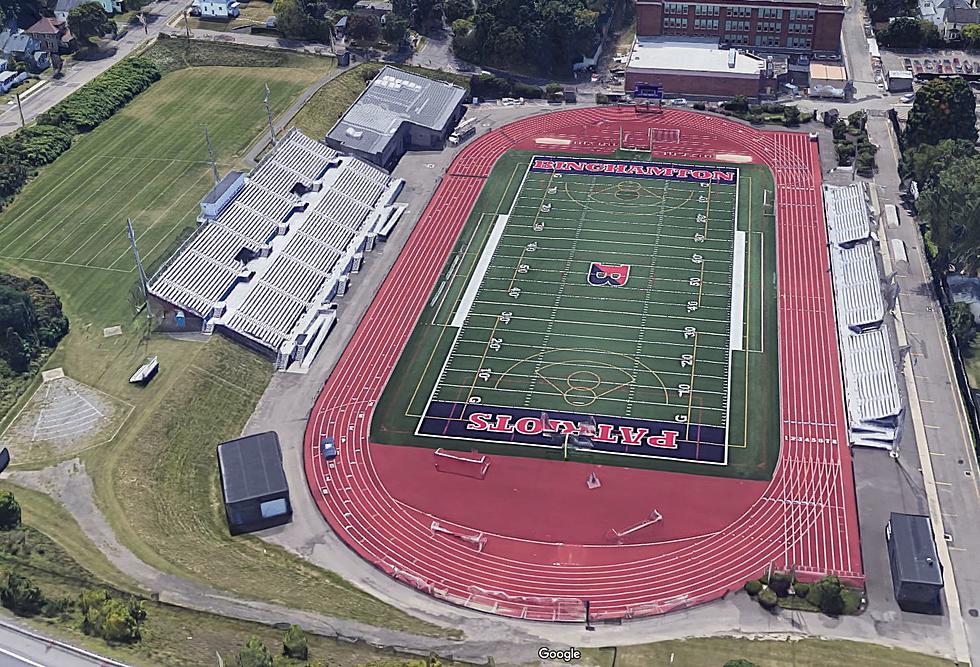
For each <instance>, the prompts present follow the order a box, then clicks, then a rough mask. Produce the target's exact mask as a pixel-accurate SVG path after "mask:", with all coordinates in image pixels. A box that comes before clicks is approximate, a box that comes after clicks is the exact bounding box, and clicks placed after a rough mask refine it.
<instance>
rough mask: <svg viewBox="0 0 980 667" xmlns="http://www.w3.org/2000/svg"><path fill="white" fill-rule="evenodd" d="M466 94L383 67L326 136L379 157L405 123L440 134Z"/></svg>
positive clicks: (463, 91)
mask: <svg viewBox="0 0 980 667" xmlns="http://www.w3.org/2000/svg"><path fill="white" fill-rule="evenodd" d="M465 95H466V91H465V90H463V89H462V88H460V87H459V86H454V85H453V84H451V83H446V82H445V81H435V80H433V79H427V78H425V77H424V76H419V75H418V74H412V73H411V72H405V71H403V70H400V69H397V68H395V67H391V66H389V65H386V66H385V67H384V68H383V69H382V70H381V71H380V72H379V73H378V75H377V76H376V77H374V79H373V80H372V81H371V83H370V84H369V85H368V87H367V88H366V89H365V90H364V92H363V93H361V96H360V97H358V98H357V100H356V101H355V102H354V104H352V105H351V106H350V108H349V109H348V110H347V111H346V112H345V113H344V115H343V116H342V117H341V118H340V120H338V121H337V124H336V125H334V126H333V129H331V130H330V133H329V134H328V135H327V136H328V137H329V138H330V139H332V140H334V141H336V142H337V143H338V144H340V145H342V146H344V147H346V148H348V149H357V150H361V151H364V152H366V153H381V152H383V151H384V148H385V146H386V145H387V144H388V142H390V141H391V139H392V137H393V136H394V135H395V133H396V132H397V131H398V129H399V128H400V127H401V126H402V124H404V123H413V124H415V125H418V126H421V127H425V128H429V129H431V130H441V129H442V128H443V127H445V125H446V122H447V121H448V120H449V117H450V116H451V115H452V114H453V112H455V111H456V109H457V107H459V105H460V104H461V103H462V101H463V98H464V97H465Z"/></svg>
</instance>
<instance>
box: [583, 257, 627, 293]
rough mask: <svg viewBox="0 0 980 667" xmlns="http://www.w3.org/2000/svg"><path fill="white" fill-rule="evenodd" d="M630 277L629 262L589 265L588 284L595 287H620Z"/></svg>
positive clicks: (593, 263) (594, 263)
mask: <svg viewBox="0 0 980 667" xmlns="http://www.w3.org/2000/svg"><path fill="white" fill-rule="evenodd" d="M629 277H630V265H629V264H600V263H599V262H592V266H590V267H589V284H590V285H595V286H597V287H603V286H607V285H608V286H610V287H622V286H623V285H625V284H626V281H627V280H629Z"/></svg>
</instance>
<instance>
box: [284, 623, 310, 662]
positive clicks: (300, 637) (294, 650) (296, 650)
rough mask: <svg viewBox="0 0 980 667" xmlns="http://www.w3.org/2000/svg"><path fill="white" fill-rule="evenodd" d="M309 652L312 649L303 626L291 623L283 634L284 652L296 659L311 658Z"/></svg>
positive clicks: (285, 654) (288, 656)
mask: <svg viewBox="0 0 980 667" xmlns="http://www.w3.org/2000/svg"><path fill="white" fill-rule="evenodd" d="M309 652H310V649H309V646H308V645H307V642H306V633H305V632H303V628H301V627H299V626H298V625H290V626H289V629H288V630H286V633H285V634H284V635H283V636H282V654H283V655H284V656H286V657H287V658H292V659H294V660H307V659H309Z"/></svg>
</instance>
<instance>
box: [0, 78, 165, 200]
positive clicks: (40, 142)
mask: <svg viewBox="0 0 980 667" xmlns="http://www.w3.org/2000/svg"><path fill="white" fill-rule="evenodd" d="M159 78H160V70H159V69H157V66H156V65H155V64H153V63H152V62H150V61H149V60H146V59H145V58H127V59H126V60H123V61H122V62H120V63H117V64H116V65H113V66H112V67H110V68H109V69H108V70H106V71H105V72H103V73H102V74H100V75H99V76H97V77H95V78H94V79H92V80H91V81H90V82H88V83H87V84H85V85H84V86H82V87H81V88H79V89H78V90H76V91H75V92H74V93H73V94H71V95H69V96H68V97H67V98H65V99H64V100H62V101H61V102H58V104H56V105H54V106H53V107H51V108H50V109H48V110H47V111H46V112H44V113H43V114H41V115H40V116H38V118H37V125H32V126H31V127H26V128H21V129H19V130H17V131H16V132H13V133H12V134H9V135H7V136H5V137H3V138H2V139H0V206H2V205H4V204H6V203H7V202H9V201H10V199H11V198H12V197H13V196H14V195H15V194H17V193H18V192H20V189H21V188H23V187H24V184H25V183H27V181H28V180H29V179H30V178H31V177H32V176H33V175H34V173H35V171H36V170H37V168H38V167H42V166H44V165H46V164H51V163H52V162H54V160H55V159H56V158H57V157H58V156H59V155H61V154H62V153H64V152H65V151H66V150H68V149H69V148H70V147H71V142H72V137H74V135H76V134H80V133H82V132H88V131H90V130H93V129H95V128H96V127H98V126H99V125H100V124H101V123H102V122H104V121H105V120H107V119H108V118H109V117H110V116H112V114H114V113H116V111H118V110H119V109H120V108H122V107H123V106H124V105H125V104H126V103H127V102H129V101H130V100H131V99H133V98H134V97H136V96H137V95H139V94H140V93H141V92H143V91H144V90H146V89H147V88H148V87H149V86H150V84H152V83H153V82H154V81H156V80H158V79H159Z"/></svg>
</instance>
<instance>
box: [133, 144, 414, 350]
mask: <svg viewBox="0 0 980 667" xmlns="http://www.w3.org/2000/svg"><path fill="white" fill-rule="evenodd" d="M401 185H402V183H401V181H399V180H397V179H392V178H391V176H390V175H388V174H387V173H385V172H384V171H382V170H380V169H378V168H377V167H374V166H373V165H370V164H368V163H366V162H363V161H362V160H360V159H358V158H355V157H351V156H343V155H340V154H338V153H337V152H336V151H334V150H333V149H331V148H329V147H327V146H326V145H324V144H322V143H320V142H317V141H314V140H312V139H310V138H308V137H306V136H304V135H303V134H302V133H300V132H299V131H298V130H292V131H290V132H289V133H288V134H287V135H285V136H284V137H282V138H281V139H280V140H279V142H278V143H277V145H276V147H275V148H274V149H273V150H272V151H271V152H270V153H269V155H267V156H266V158H265V159H264V160H263V161H262V162H261V164H259V165H258V166H257V167H256V168H255V170H254V171H253V172H252V173H251V174H250V175H249V176H248V177H247V178H246V179H245V183H244V185H243V186H242V187H241V189H240V190H239V191H238V192H237V193H236V194H235V196H234V197H232V198H230V199H229V201H228V202H227V203H226V204H225V203H222V204H220V206H221V207H222V208H221V210H220V211H217V206H215V207H214V208H213V209H209V211H210V214H209V215H211V217H206V216H205V214H204V213H202V216H201V217H200V218H199V219H198V221H199V222H200V223H201V225H200V227H199V228H198V230H197V232H196V233H195V234H194V236H193V237H192V238H191V240H190V241H189V242H188V243H185V244H184V246H183V247H182V248H181V250H179V251H178V253H177V254H176V255H175V256H174V258H172V259H171V260H170V261H168V262H167V263H166V264H165V265H164V266H163V267H162V268H161V270H160V271H158V272H157V274H156V275H154V277H153V278H151V280H150V293H151V294H153V295H154V296H156V297H158V298H159V299H162V300H163V301H165V302H168V303H170V304H173V306H174V307H175V308H183V309H187V310H188V311H190V312H191V313H193V314H195V315H197V316H198V317H200V318H201V319H202V320H203V321H204V326H203V329H204V330H205V331H212V330H214V329H218V330H222V329H225V330H227V331H229V332H230V333H232V334H235V335H238V336H241V337H244V338H246V339H248V340H249V341H251V342H252V343H254V344H257V345H258V346H261V347H263V348H265V349H267V350H268V351H269V352H270V353H272V354H275V355H276V358H277V368H279V369H283V368H285V367H286V365H288V364H289V363H290V362H291V361H294V360H295V361H304V359H303V355H304V354H306V353H307V352H312V350H314V349H319V347H320V345H321V344H322V339H323V336H324V335H325V333H324V331H325V330H326V329H328V328H329V327H330V326H332V324H333V320H334V319H336V314H335V312H334V310H333V308H332V307H331V306H330V304H329V302H330V300H331V299H332V298H333V296H334V295H335V294H337V293H338V292H340V293H342V291H343V288H345V287H346V280H347V274H348V273H349V272H350V271H351V269H352V268H353V270H356V269H357V268H359V266H360V256H361V254H362V253H363V252H364V250H365V249H370V247H371V246H373V234H375V232H376V230H375V229H374V227H375V226H376V225H377V224H378V221H379V220H388V219H390V218H392V217H393V212H394V211H395V210H397V209H398V205H395V204H394V199H395V197H396V196H397V194H398V192H399V191H400V188H401ZM203 210H204V209H203V208H202V211H203ZM369 236H371V239H372V240H371V242H370V243H368V237H369ZM308 364H309V360H306V361H305V365H307V366H308Z"/></svg>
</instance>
